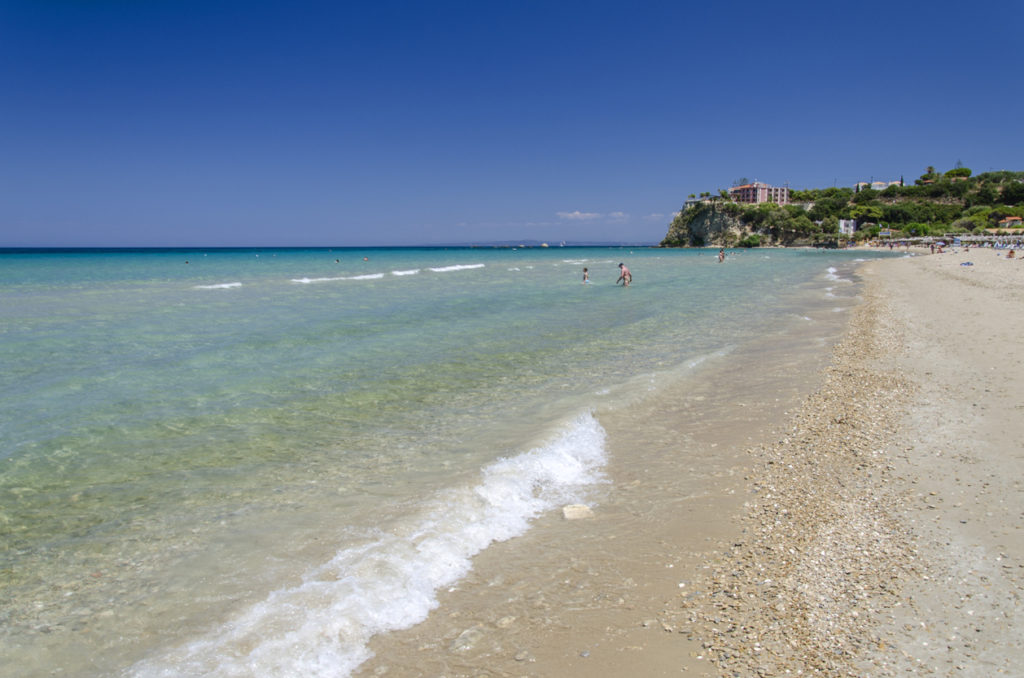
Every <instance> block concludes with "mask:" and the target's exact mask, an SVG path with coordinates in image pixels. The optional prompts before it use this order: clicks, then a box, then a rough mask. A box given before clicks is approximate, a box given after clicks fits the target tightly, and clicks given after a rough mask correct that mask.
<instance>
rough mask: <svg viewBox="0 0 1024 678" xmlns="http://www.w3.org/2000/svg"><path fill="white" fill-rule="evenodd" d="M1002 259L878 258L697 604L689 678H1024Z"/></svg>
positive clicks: (1021, 328) (1012, 368)
mask: <svg viewBox="0 0 1024 678" xmlns="http://www.w3.org/2000/svg"><path fill="white" fill-rule="evenodd" d="M1004 255H1005V252H999V251H994V250H991V249H975V250H969V251H964V250H960V251H954V252H947V253H945V254H942V255H936V256H918V257H914V258H912V259H900V260H889V261H875V262H871V263H869V264H867V265H865V267H864V270H863V274H864V275H865V276H866V278H867V280H868V285H867V289H866V292H865V301H864V304H863V305H862V306H861V307H860V308H859V309H858V310H857V312H856V313H855V315H854V317H853V319H852V322H851V326H850V329H849V331H848V333H847V335H846V337H845V339H844V341H843V342H842V343H841V344H840V345H839V346H838V347H837V348H836V350H835V351H834V357H833V362H832V365H831V366H830V368H829V370H828V373H827V376H826V380H825V383H824V385H823V386H822V388H821V389H819V390H818V391H817V392H816V393H814V394H813V395H812V396H810V397H809V398H807V399H806V400H805V401H804V403H803V405H802V406H801V408H800V409H799V411H798V412H797V413H796V415H795V416H794V417H793V418H792V420H791V421H790V422H789V423H788V424H787V426H786V428H785V429H783V430H782V431H780V437H779V438H777V439H776V440H775V441H774V442H772V443H770V444H767V445H764V446H761V447H759V448H757V449H754V450H752V454H753V455H754V457H755V462H754V469H753V471H752V474H751V476H750V477H751V479H752V482H751V483H750V484H749V486H748V497H749V500H748V502H747V504H746V505H745V507H744V510H743V512H742V517H741V518H740V519H739V530H738V532H739V534H738V535H737V537H736V541H735V542H734V544H733V546H732V547H731V549H730V550H729V551H728V552H727V553H726V554H725V555H724V556H723V557H721V558H718V559H715V560H714V561H713V569H712V571H711V575H710V576H709V577H708V578H707V579H706V580H705V581H703V582H702V583H701V585H700V586H701V588H702V590H703V591H704V593H703V594H702V595H701V596H698V597H696V598H694V599H691V600H689V601H685V602H684V605H683V607H684V608H685V609H686V610H687V614H686V615H685V619H684V623H683V626H684V632H685V633H686V634H687V635H688V636H690V637H692V638H694V639H696V640H699V641H700V644H701V649H700V650H699V652H698V653H697V654H695V655H694V654H693V653H691V655H690V657H689V660H690V661H689V662H688V664H687V667H686V669H687V670H688V671H690V672H691V673H690V675H692V674H693V673H692V672H696V673H697V674H701V675H742V676H746V675H761V676H775V675H792V674H800V673H804V674H807V673H821V674H824V675H851V676H876V675H882V676H897V675H937V676H954V675H956V676H992V675H1018V676H1019V675H1024V668H1022V667H1024V645H1022V635H1021V633H1020V629H1021V628H1022V622H1024V617H1022V613H1024V607H1022V602H1021V595H1022V593H1024V588H1022V586H1024V530H1022V525H1024V354H1022V353H1021V351H1020V343H1021V338H1022V337H1024V295H1022V293H1024V262H1021V261H1020V260H1011V259H1007V258H1006V257H1005V256H1004ZM968 262H969V264H970V265H968ZM694 660H696V661H694ZM701 662H710V664H711V665H712V666H711V667H710V668H709V667H708V666H707V665H702V664H701Z"/></svg>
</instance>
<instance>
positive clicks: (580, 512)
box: [562, 504, 594, 520]
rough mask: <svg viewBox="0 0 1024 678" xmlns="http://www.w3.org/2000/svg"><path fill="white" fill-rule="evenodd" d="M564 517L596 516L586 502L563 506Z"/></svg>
mask: <svg viewBox="0 0 1024 678" xmlns="http://www.w3.org/2000/svg"><path fill="white" fill-rule="evenodd" d="M562 517H563V518H565V519H566V520H582V519H584V518H592V517H594V511H593V510H592V509H591V508H590V507H589V506H587V505H586V504H567V505H565V506H563V507H562Z"/></svg>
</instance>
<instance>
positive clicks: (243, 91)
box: [0, 0, 1024, 246]
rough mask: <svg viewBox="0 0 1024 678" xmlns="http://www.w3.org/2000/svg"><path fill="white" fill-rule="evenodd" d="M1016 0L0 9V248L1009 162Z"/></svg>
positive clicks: (161, 237)
mask: <svg viewBox="0 0 1024 678" xmlns="http://www.w3.org/2000/svg"><path fill="white" fill-rule="evenodd" d="M1021 26H1024V3H1022V2H1019V1H1018V0H1004V1H1002V2H990V1H988V0H980V1H975V2H962V1H958V2H947V1H945V0H941V1H939V2H929V3H917V2H894V3H856V2H855V3H849V2H845V3H831V2H822V1H820V0H819V1H818V2H778V3H763V2H746V1H739V2H731V3H713V2H706V3H688V2H644V1H642V0H641V1H638V2H636V1H634V2H614V3H613V2H600V1H598V2H566V1H559V0H553V1H551V2H531V1H529V0H514V1H513V0H507V1H505V2H497V1H496V2H488V1H481V0H474V1H469V2H447V1H444V0H432V1H429V2H427V1H424V2H416V3H413V2H390V1H388V0H372V1H370V0H368V1H367V2H361V3H346V2H307V1H304V0H297V1H295V2H285V1H279V2H267V1H261V0H249V1H245V2H218V1H217V0H204V1H203V2H195V1H193V0H95V1H88V0H78V1H73V0H24V1H15V2H11V1H8V0H0V246H145V245H154V246H167V245H170V246H187V245H194V246H215V245H256V246H259V245H268V246H273V245H355V246H358V245H370V244H382V245H401V244H423V243H439V242H463V241H477V242H479V241H493V240H517V239H540V240H548V241H555V242H557V241H560V240H570V241H573V240H576V241H579V240H588V241H594V240H598V241H608V240H629V241H658V240H660V239H661V238H662V237H663V236H664V235H665V232H666V229H667V225H668V222H669V221H670V220H671V217H672V213H673V212H675V211H677V210H678V209H679V208H680V206H681V205H682V203H683V200H684V199H685V198H686V196H687V194H689V193H700V192H701V191H717V189H719V188H726V187H728V186H730V185H731V184H732V183H733V181H734V180H735V179H738V178H740V177H749V178H751V179H755V178H756V179H759V180H762V181H766V182H768V183H772V184H784V183H788V184H789V185H790V187H792V188H813V187H824V186H831V185H833V183H836V184H838V185H847V186H849V185H852V184H853V183H854V182H856V181H859V180H868V179H871V178H872V177H873V178H875V179H879V178H884V179H898V178H899V176H900V175H901V174H902V175H905V176H906V177H907V179H908V180H910V179H913V178H916V177H917V176H919V175H920V174H921V173H922V172H923V171H924V168H925V166H927V165H934V166H936V167H937V168H939V169H941V170H945V169H949V168H952V167H953V166H954V164H955V163H956V162H957V161H958V160H959V161H962V162H963V164H964V165H966V166H967V167H970V168H972V169H973V170H974V171H975V172H976V173H977V172H982V171H987V170H989V169H1013V170H1024V125H1022V123H1021V121H1022V120H1024V87H1022V85H1024V76H1022V64H1024V55H1022V52H1021V47H1022V43H1021Z"/></svg>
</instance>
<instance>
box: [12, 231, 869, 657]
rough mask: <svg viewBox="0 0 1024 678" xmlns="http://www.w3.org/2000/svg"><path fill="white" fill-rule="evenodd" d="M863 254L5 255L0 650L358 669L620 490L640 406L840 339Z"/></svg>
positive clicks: (717, 394) (693, 412)
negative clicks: (556, 522)
mask: <svg viewBox="0 0 1024 678" xmlns="http://www.w3.org/2000/svg"><path fill="white" fill-rule="evenodd" d="M860 256H863V255H862V254H854V253H848V252H817V251H785V250H752V251H743V252H734V253H730V256H729V257H728V258H727V260H726V262H725V263H724V264H718V262H717V260H716V258H715V257H714V254H713V253H712V252H711V251H710V250H709V251H704V252H700V251H676V250H658V249H643V248H633V249H628V248H549V249H540V248H536V249H519V248H516V249H398V250H334V251H330V250H234V251H209V252H201V251H171V252H117V253H111V252H74V253H20V254H11V253H8V254H3V255H0V319H2V321H3V322H2V326H0V364H2V365H3V366H4V369H3V371H2V374H0V422H2V424H3V425H2V428H0V572H2V574H3V576H2V578H0V598H2V599H3V600H4V605H3V607H2V612H0V614H2V621H3V624H2V629H3V630H2V631H0V634H2V635H0V663H2V664H5V665H18V666H22V667H24V668H25V671H24V673H23V675H29V676H43V675H51V674H53V673H55V672H60V673H62V674H63V675H77V676H94V675H96V676H98V675H111V674H115V673H116V674H123V675H132V676H149V675H176V676H177V675H197V676H198V675H221V676H234V675H238V676H275V675H325V676H327V675H330V676H338V675H347V674H349V673H351V672H352V671H354V670H355V669H356V668H357V667H358V666H359V665H360V664H361V663H363V662H364V661H366V660H367V659H368V658H369V657H370V655H371V652H372V651H371V639H372V638H374V637H375V636H376V637H377V638H378V639H379V638H383V637H385V636H386V635H387V634H389V633H392V632H394V631H396V630H399V629H403V628H408V627H411V626H413V625H415V624H417V623H418V622H421V621H422V620H424V619H426V618H427V616H428V615H429V613H430V612H431V611H432V610H433V609H435V608H436V607H437V606H438V605H439V604H440V603H439V595H440V594H441V593H443V592H444V591H446V590H447V589H449V588H451V587H453V586H457V584H458V582H460V581H462V580H463V579H464V578H465V577H466V576H467V575H468V574H469V573H470V572H471V570H472V568H473V563H474V558H480V557H482V556H480V555H479V554H482V553H484V552H486V551H487V549H488V548H493V545H494V544H496V543H501V544H502V548H503V549H513V550H514V549H515V548H516V544H517V543H518V542H517V539H518V540H520V541H522V543H524V544H526V543H529V540H525V539H524V538H523V535H527V534H531V527H533V532H532V533H533V534H534V535H535V534H536V532H535V531H536V529H544V528H543V525H544V523H545V521H548V522H550V518H551V516H553V515H556V514H557V509H558V508H559V507H560V506H562V505H563V504H567V503H591V504H593V505H594V506H595V507H599V506H600V505H601V502H602V501H605V502H606V503H610V502H613V501H614V500H613V499H611V498H610V497H611V495H609V490H610V488H614V487H615V483H616V482H618V480H619V478H620V476H621V473H619V472H618V471H616V468H617V466H616V465H617V464H622V462H623V455H624V454H626V453H625V452H623V451H622V450H620V449H617V447H616V445H615V444H614V440H615V439H616V438H617V437H618V436H621V435H622V433H623V429H624V428H628V426H629V425H632V424H636V425H644V423H645V422H646V423H648V424H651V426H656V425H657V418H658V417H659V416H661V417H663V416H664V413H663V412H664V411H663V410H662V409H658V408H656V409H655V410H651V409H650V407H649V405H650V403H652V402H653V403H661V404H664V403H669V402H673V403H679V402H685V403H686V404H687V416H688V417H690V419H689V421H691V424H689V426H690V428H691V429H692V432H693V433H694V434H695V435H696V434H697V433H698V432H697V430H696V429H698V428H700V426H701V422H702V421H710V420H712V419H713V418H714V417H713V415H714V412H715V408H722V407H723V403H725V404H726V406H727V405H728V404H730V403H736V402H738V401H741V400H742V399H743V398H744V397H745V395H746V394H747V393H746V390H745V388H744V387H743V385H742V383H736V380H735V379H733V380H730V382H729V383H726V384H717V385H716V384H715V382H714V380H713V379H711V380H709V372H708V370H714V369H719V370H725V369H726V366H728V365H730V364H731V363H730V360H733V359H735V358H736V357H737V356H741V357H742V359H743V360H757V359H758V355H759V348H758V347H759V346H763V353H761V357H762V359H764V360H768V361H771V362H772V364H781V363H783V362H785V359H786V357H787V356H788V358H789V359H792V358H794V356H799V355H800V352H805V351H812V350H815V347H821V348H822V350H823V349H824V348H825V347H827V345H828V343H829V342H830V341H831V340H833V339H834V337H835V334H836V332H837V331H838V329H839V328H840V327H841V324H842V316H843V314H844V310H845V309H847V308H849V307H850V305H851V304H853V303H856V284H855V283H854V282H853V278H852V271H853V269H854V267H855V266H856V263H857V259H858V258H859V257H860ZM620 261H624V262H626V263H627V264H628V265H629V266H630V268H631V269H632V271H633V274H634V284H633V285H632V286H631V287H629V288H628V289H625V288H622V287H621V286H616V285H615V284H614V281H615V279H616V277H617V275H618V269H617V264H618V263H619V262H620ZM186 262H187V263H186ZM584 266H586V267H588V268H589V269H590V277H591V280H592V283H591V284H588V285H583V284H581V282H580V281H581V277H582V268H583V267H584ZM794 337H799V338H800V339H799V341H796V340H794V339H793V338H794ZM797 359H798V360H799V358H798V357H797ZM709 384H710V386H709ZM712 387H714V388H712ZM701 389H704V390H703V391H702V390H701ZM709 389H710V390H709ZM698 391H701V392H702V393H706V395H703V396H701V399H700V400H696V399H694V400H691V401H687V400H686V398H687V394H688V393H689V394H692V393H696V392H698ZM712 396H714V397H712ZM645 403H646V404H645ZM631 408H632V409H631ZM645 408H646V409H645ZM701 408H706V410H702V409H701ZM657 412H661V414H657ZM641 414H642V416H643V417H646V419H642V420H637V419H636V418H635V417H636V416H640V415H641ZM624 418H625V419H624ZM623 421H626V422H628V424H623ZM651 426H647V427H645V428H650V429H651V430H653V428H651ZM678 435H679V431H676V430H672V431H670V432H669V433H666V435H665V436H664V440H662V441H661V442H657V441H658V440H659V439H658V438H657V436H655V437H654V438H653V439H647V440H646V442H644V445H645V446H646V447H645V449H646V450H647V452H648V453H649V452H650V451H651V449H652V448H654V447H658V446H659V445H662V444H668V442H666V441H668V440H669V439H671V440H677V439H678ZM610 440H611V441H612V442H611V443H610V442H609V441H610ZM651 440H654V442H651ZM643 453H644V450H640V451H639V452H638V454H641V458H642V454H643ZM682 453H683V454H685V445H684V446H683V452H682ZM654 459H655V457H651V460H650V463H653V460H654ZM645 463H647V462H645ZM537 526H540V527H537ZM534 538H535V537H534Z"/></svg>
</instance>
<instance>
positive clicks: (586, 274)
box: [583, 266, 590, 285]
mask: <svg viewBox="0 0 1024 678" xmlns="http://www.w3.org/2000/svg"><path fill="white" fill-rule="evenodd" d="M588 282H590V272H589V271H588V270H587V267H586V266H584V267H583V284H584V285H586V284H587V283H588Z"/></svg>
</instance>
